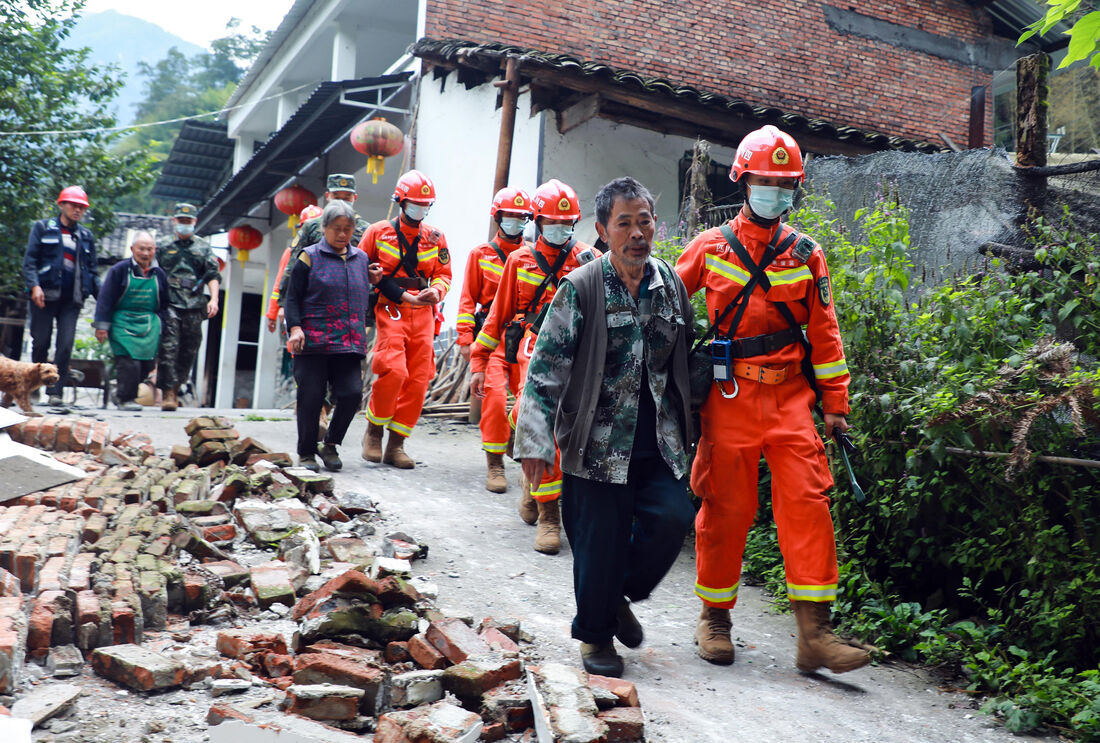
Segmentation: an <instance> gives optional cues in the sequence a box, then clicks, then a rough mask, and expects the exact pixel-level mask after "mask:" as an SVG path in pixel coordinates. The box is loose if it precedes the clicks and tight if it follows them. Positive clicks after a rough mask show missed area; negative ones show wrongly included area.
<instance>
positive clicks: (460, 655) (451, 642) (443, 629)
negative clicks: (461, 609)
mask: <svg viewBox="0 0 1100 743" xmlns="http://www.w3.org/2000/svg"><path fill="white" fill-rule="evenodd" d="M425 634H426V635H427V640H428V642H430V643H431V644H432V645H434V646H435V648H436V650H438V651H439V652H440V653H442V654H443V656H444V657H445V658H446V659H447V660H449V661H451V662H452V663H461V662H462V661H464V660H466V659H467V658H469V657H470V656H471V655H481V654H483V653H488V652H489V646H488V645H486V644H485V641H484V640H482V639H481V638H480V637H478V635H477V633H476V632H474V631H473V629H471V628H470V627H469V626H468V625H467V624H466V623H465V622H463V621H462V620H461V619H451V618H448V619H441V620H439V621H436V622H432V623H431V624H430V625H428V631H427V632H426V633H425Z"/></svg>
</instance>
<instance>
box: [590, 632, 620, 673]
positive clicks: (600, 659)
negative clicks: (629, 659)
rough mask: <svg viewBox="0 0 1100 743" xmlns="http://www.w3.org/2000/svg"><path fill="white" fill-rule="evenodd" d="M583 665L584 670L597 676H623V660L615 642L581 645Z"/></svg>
mask: <svg viewBox="0 0 1100 743" xmlns="http://www.w3.org/2000/svg"><path fill="white" fill-rule="evenodd" d="M581 663H582V664H583V665H584V670H586V671H588V672H589V673H594V674H596V675H597V676H613V677H615V678H620V677H621V676H622V675H623V659H622V658H621V657H620V656H619V654H618V653H616V652H615V643H614V641H608V642H606V643H603V644H593V643H588V642H582V643H581Z"/></svg>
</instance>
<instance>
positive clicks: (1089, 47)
mask: <svg viewBox="0 0 1100 743" xmlns="http://www.w3.org/2000/svg"><path fill="white" fill-rule="evenodd" d="M1047 6H1048V7H1047V9H1046V14H1045V15H1044V16H1043V17H1042V18H1040V19H1039V20H1037V21H1035V23H1032V24H1031V25H1029V26H1028V27H1027V28H1026V29H1025V30H1024V32H1023V33H1022V34H1021V35H1020V38H1019V40H1018V41H1017V42H1016V45H1017V46H1019V45H1020V44H1022V43H1024V42H1025V41H1027V40H1028V39H1030V38H1031V37H1032V36H1035V35H1039V36H1043V35H1045V34H1046V33H1047V32H1049V31H1050V30H1051V29H1052V28H1054V27H1055V26H1057V25H1058V24H1059V23H1061V22H1063V21H1065V22H1067V23H1072V25H1071V26H1070V29H1069V31H1067V32H1066V33H1067V34H1068V35H1069V48H1068V49H1067V50H1066V57H1065V59H1063V60H1062V63H1061V64H1059V65H1058V69H1061V68H1063V67H1068V66H1069V65H1071V64H1073V63H1074V62H1077V61H1079V60H1082V59H1089V58H1090V57H1091V59H1089V64H1090V65H1091V66H1093V67H1096V68H1098V69H1100V53H1098V52H1097V46H1100V11H1098V10H1095V9H1094V6H1093V5H1092V3H1089V2H1082V0H1047Z"/></svg>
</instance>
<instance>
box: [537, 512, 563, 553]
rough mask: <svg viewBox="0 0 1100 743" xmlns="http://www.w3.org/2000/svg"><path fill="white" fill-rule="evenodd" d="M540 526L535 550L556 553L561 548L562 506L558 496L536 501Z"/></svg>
mask: <svg viewBox="0 0 1100 743" xmlns="http://www.w3.org/2000/svg"><path fill="white" fill-rule="evenodd" d="M536 503H538V509H539V526H538V531H536V532H535V552H541V553H543V554H544V555H556V554H558V551H559V550H561V508H560V504H559V501H558V499H557V498H555V499H554V500H551V501H546V502H545V503H543V502H541V501H536Z"/></svg>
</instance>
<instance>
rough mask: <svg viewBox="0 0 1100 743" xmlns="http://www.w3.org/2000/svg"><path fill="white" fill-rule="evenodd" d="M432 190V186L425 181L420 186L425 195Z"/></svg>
mask: <svg viewBox="0 0 1100 743" xmlns="http://www.w3.org/2000/svg"><path fill="white" fill-rule="evenodd" d="M431 192H432V187H431V186H429V185H428V184H427V183H425V184H424V185H423V186H421V187H420V193H422V194H423V195H425V196H427V195H428V194H430V193H431Z"/></svg>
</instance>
